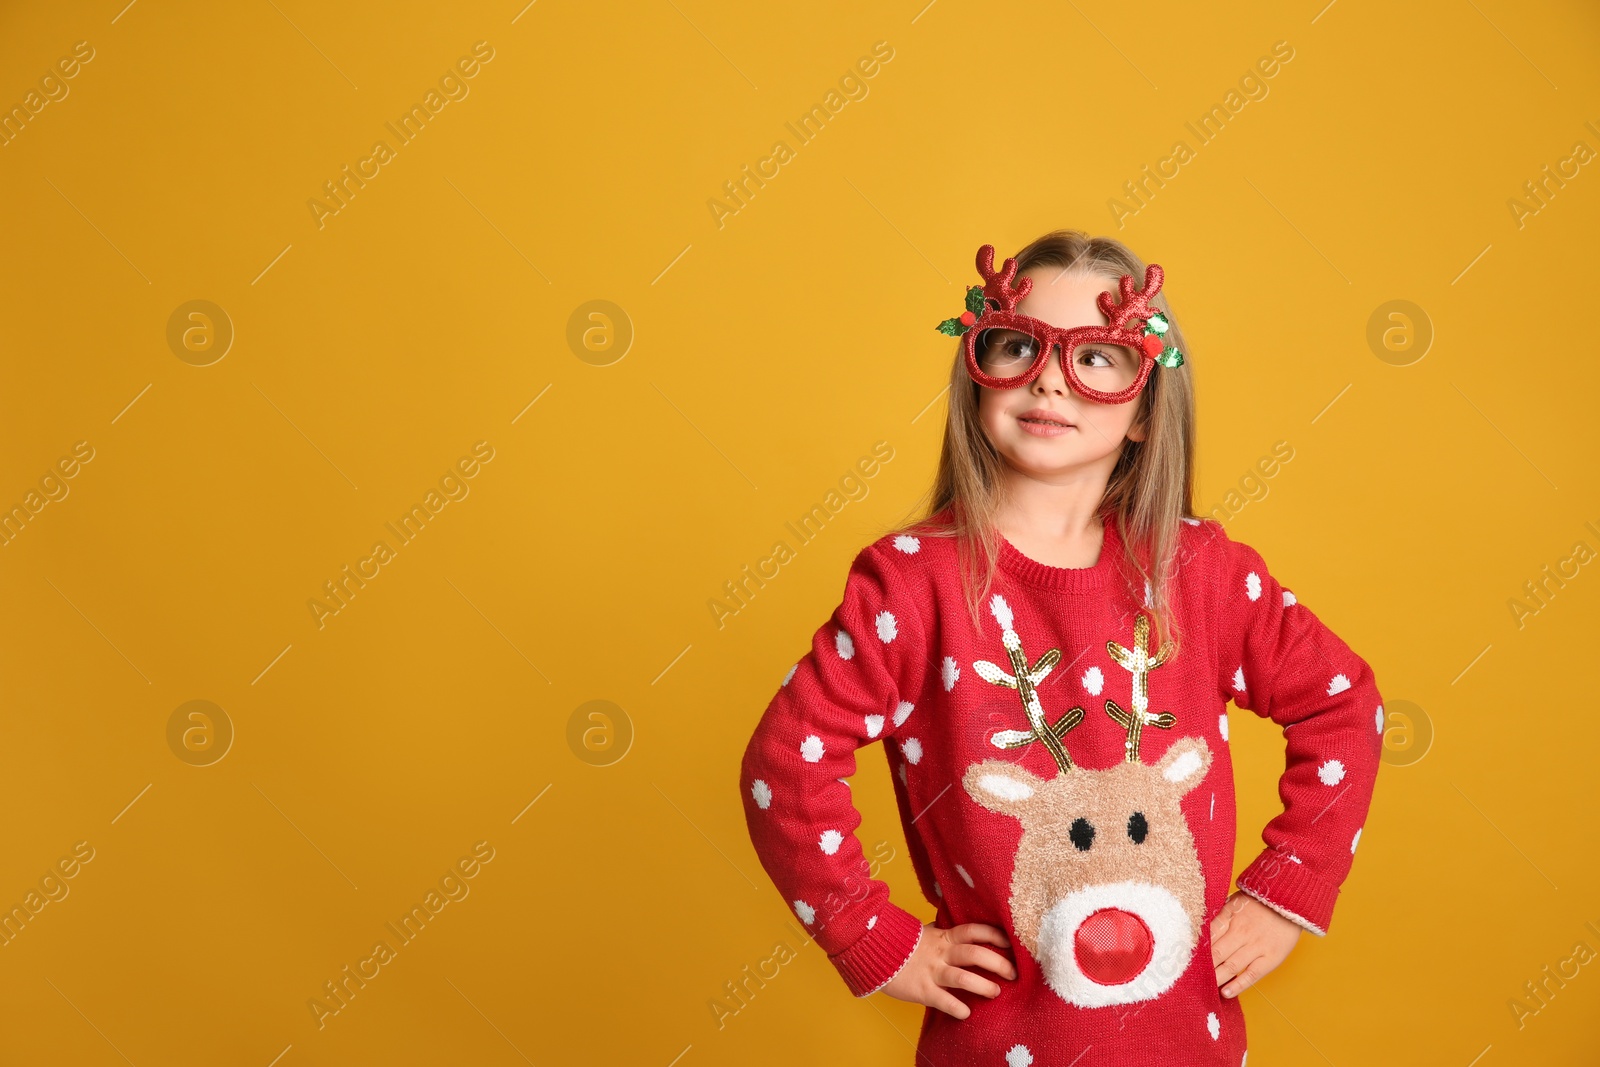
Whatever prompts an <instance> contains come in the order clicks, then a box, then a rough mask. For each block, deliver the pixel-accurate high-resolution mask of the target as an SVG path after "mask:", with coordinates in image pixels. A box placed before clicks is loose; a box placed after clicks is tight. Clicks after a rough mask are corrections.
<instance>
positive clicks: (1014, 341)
mask: <svg viewBox="0 0 1600 1067" xmlns="http://www.w3.org/2000/svg"><path fill="white" fill-rule="evenodd" d="M973 352H974V353H975V354H976V355H977V357H978V366H979V367H981V368H982V369H983V372H984V373H985V374H991V375H993V376H994V377H996V378H1016V377H1019V376H1020V375H1022V374H1025V373H1026V372H1027V370H1028V368H1029V367H1031V366H1033V361H1034V359H1036V358H1037V357H1038V355H1039V342H1038V340H1036V339H1035V338H1034V337H1033V336H1031V335H1029V334H1026V333H1023V332H1022V331H1020V330H1006V329H1000V328H993V329H988V330H984V331H982V332H981V333H979V334H978V337H977V340H976V341H975V342H974V343H973Z"/></svg>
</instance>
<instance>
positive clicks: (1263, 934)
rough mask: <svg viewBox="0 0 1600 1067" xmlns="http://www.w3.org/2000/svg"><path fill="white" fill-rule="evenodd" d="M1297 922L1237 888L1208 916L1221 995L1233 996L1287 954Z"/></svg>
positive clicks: (1296, 935)
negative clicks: (1216, 911)
mask: <svg viewBox="0 0 1600 1067" xmlns="http://www.w3.org/2000/svg"><path fill="white" fill-rule="evenodd" d="M1301 929H1302V928H1301V926H1300V924H1299V923H1296V922H1294V921H1293V920H1292V919H1286V918H1284V917H1283V916H1282V915H1279V914H1278V913H1277V912H1275V911H1273V910H1272V909H1271V908H1269V907H1267V906H1266V905H1265V904H1263V903H1261V901H1259V900H1257V899H1256V898H1255V897H1252V896H1250V895H1249V894H1248V893H1242V892H1239V891H1237V890H1235V891H1234V893H1233V895H1231V896H1230V897H1228V902H1227V903H1226V904H1224V905H1223V906H1222V910H1221V911H1220V912H1218V913H1217V917H1216V918H1215V919H1212V920H1211V963H1212V965H1213V966H1215V967H1216V969H1217V985H1218V986H1219V987H1220V988H1221V989H1222V995H1223V996H1225V997H1236V996H1238V995H1239V994H1240V993H1243V992H1244V991H1245V990H1246V989H1249V988H1250V987H1251V986H1253V985H1255V984H1256V982H1258V981H1260V980H1261V977H1262V975H1265V974H1266V973H1267V972H1268V971H1270V970H1272V969H1273V968H1274V967H1276V966H1277V965H1278V964H1280V963H1282V962H1283V961H1284V960H1286V959H1288V958H1289V952H1290V950H1291V949H1293V948H1294V946H1295V943H1296V942H1298V941H1299V940H1300V931H1301Z"/></svg>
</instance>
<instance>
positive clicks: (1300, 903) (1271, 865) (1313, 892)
mask: <svg viewBox="0 0 1600 1067" xmlns="http://www.w3.org/2000/svg"><path fill="white" fill-rule="evenodd" d="M1234 884H1235V885H1237V886H1238V887H1239V891H1240V892H1241V893H1246V894H1248V895H1250V896H1252V897H1254V898H1255V899H1256V900H1259V901H1261V903H1263V904H1265V905H1266V906H1267V907H1269V908H1271V909H1272V910H1273V911H1275V912H1277V913H1278V914H1279V915H1282V916H1283V917H1284V918H1286V919H1291V920H1293V921H1294V922H1296V923H1298V924H1300V925H1301V926H1303V927H1305V928H1306V929H1307V930H1310V931H1311V932H1312V933H1314V934H1316V935H1317V936H1318V937H1326V936H1327V933H1328V924H1329V923H1330V922H1332V920H1333V905H1334V902H1335V901H1336V900H1338V898H1339V887H1338V886H1336V885H1332V884H1330V883H1329V882H1327V881H1325V880H1323V879H1322V878H1321V877H1320V876H1318V875H1316V874H1314V873H1312V871H1311V870H1310V869H1309V868H1308V867H1306V865H1305V864H1304V863H1299V862H1296V861H1294V860H1291V859H1289V858H1288V857H1287V856H1285V855H1284V854H1283V853H1282V852H1280V851H1279V850H1277V849H1273V848H1268V849H1264V850H1262V852H1261V854H1260V855H1259V856H1257V857H1256V858H1255V859H1254V860H1251V861H1250V865H1249V866H1248V867H1246V868H1245V869H1244V870H1243V871H1241V872H1240V874H1239V877H1238V878H1236V879H1234Z"/></svg>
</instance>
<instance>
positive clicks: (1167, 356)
mask: <svg viewBox="0 0 1600 1067" xmlns="http://www.w3.org/2000/svg"><path fill="white" fill-rule="evenodd" d="M1156 362H1157V363H1159V364H1161V365H1162V366H1163V367H1181V366H1183V353H1182V352H1180V351H1178V350H1177V349H1176V348H1173V347H1172V346H1171V345H1168V346H1167V347H1166V348H1163V349H1162V350H1161V354H1160V355H1159V356H1157V357H1156Z"/></svg>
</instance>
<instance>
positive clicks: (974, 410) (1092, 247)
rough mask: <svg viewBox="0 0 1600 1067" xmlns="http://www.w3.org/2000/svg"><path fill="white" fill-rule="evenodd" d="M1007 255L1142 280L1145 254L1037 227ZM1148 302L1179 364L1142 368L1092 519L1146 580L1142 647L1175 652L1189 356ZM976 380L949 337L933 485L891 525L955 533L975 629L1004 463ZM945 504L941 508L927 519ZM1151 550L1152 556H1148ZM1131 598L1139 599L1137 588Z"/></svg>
mask: <svg viewBox="0 0 1600 1067" xmlns="http://www.w3.org/2000/svg"><path fill="white" fill-rule="evenodd" d="M1016 260H1017V275H1016V276H1017V277H1019V278H1020V277H1021V276H1022V274H1023V272H1024V271H1027V270H1028V269H1029V268H1032V267H1057V268H1059V269H1060V270H1061V271H1062V272H1063V273H1065V272H1066V271H1073V272H1077V273H1081V274H1090V275H1103V276H1106V277H1108V278H1111V279H1113V280H1115V279H1117V278H1120V277H1121V276H1122V275H1124V274H1127V275H1131V276H1132V277H1133V280H1134V285H1135V286H1141V287H1142V286H1143V284H1144V269H1145V263H1144V261H1143V260H1141V259H1140V258H1139V257H1138V256H1137V255H1135V254H1134V253H1133V251H1132V250H1131V249H1129V248H1128V247H1127V246H1126V245H1124V244H1123V243H1122V242H1121V241H1118V240H1116V239H1115V238H1112V237H1090V236H1088V235H1087V234H1086V233H1084V232H1083V231H1081V230H1056V231H1054V232H1052V233H1047V234H1045V235H1044V236H1042V237H1040V238H1039V239H1037V240H1035V241H1034V242H1032V243H1031V244H1029V245H1028V246H1027V247H1026V248H1024V249H1023V250H1022V251H1021V252H1018V253H1017V256H1016ZM1151 305H1152V306H1154V307H1157V308H1159V309H1160V310H1161V313H1162V314H1163V315H1165V316H1166V318H1167V322H1168V323H1169V326H1168V329H1167V334H1166V341H1167V343H1168V344H1171V345H1175V346H1176V347H1177V348H1178V349H1179V350H1180V351H1182V352H1183V356H1184V358H1183V365H1182V366H1180V367H1162V366H1159V365H1158V366H1155V367H1153V368H1151V372H1150V377H1149V380H1148V381H1147V382H1146V383H1145V387H1144V389H1143V390H1142V391H1141V392H1140V394H1139V407H1138V409H1137V411H1136V414H1135V416H1134V425H1135V426H1138V425H1139V424H1140V423H1144V424H1145V425H1146V426H1147V428H1148V434H1147V435H1146V438H1145V440H1143V441H1133V440H1128V441H1124V442H1123V446H1122V453H1121V455H1120V456H1118V458H1117V464H1116V467H1115V468H1114V469H1113V470H1112V472H1111V477H1110V479H1109V480H1108V481H1107V483H1106V492H1105V496H1104V497H1103V498H1102V500H1101V505H1100V515H1101V517H1102V520H1104V519H1105V518H1106V517H1108V516H1114V517H1115V520H1116V523H1117V529H1118V530H1119V531H1120V532H1121V535H1122V543H1123V560H1122V563H1123V566H1122V568H1121V570H1122V573H1123V575H1124V577H1126V576H1128V575H1137V576H1138V577H1139V579H1141V580H1142V581H1143V582H1148V583H1149V586H1150V602H1149V607H1148V608H1147V609H1146V610H1147V612H1148V613H1149V614H1151V615H1153V616H1154V619H1155V623H1156V629H1155V633H1154V634H1153V635H1152V637H1153V641H1152V648H1153V649H1154V648H1160V647H1161V645H1162V644H1163V643H1165V642H1167V641H1171V642H1172V644H1173V652H1174V654H1175V653H1176V651H1177V648H1178V646H1179V644H1180V636H1181V635H1180V634H1179V633H1178V632H1177V628H1176V626H1175V625H1174V624H1173V622H1172V614H1173V613H1172V612H1171V610H1170V606H1171V599H1170V597H1171V594H1172V593H1173V591H1174V590H1175V588H1176V586H1175V584H1174V582H1173V579H1174V578H1175V577H1176V573H1177V567H1178V563H1179V560H1178V543H1179V537H1180V534H1181V526H1180V524H1181V522H1182V520H1183V519H1184V518H1185V517H1189V518H1193V517H1194V513H1193V510H1192V497H1193V477H1194V472H1193V458H1192V457H1193V454H1194V389H1193V384H1192V381H1191V379H1190V367H1191V366H1192V365H1193V362H1194V356H1193V353H1192V352H1191V350H1190V348H1189V345H1188V344H1187V343H1186V342H1185V341H1184V338H1183V330H1182V328H1180V327H1179V325H1178V320H1177V317H1176V316H1174V315H1173V313H1172V309H1171V307H1170V306H1169V305H1168V303H1167V293H1166V290H1165V288H1163V290H1162V291H1161V292H1160V293H1158V294H1157V295H1156V297H1155V298H1154V299H1153V300H1152V301H1151ZM982 388H983V386H981V385H979V384H978V383H977V382H975V381H973V380H972V379H971V377H969V376H968V374H967V370H966V362H965V353H964V349H963V346H962V342H961V341H960V340H958V341H957V343H956V351H955V357H954V359H953V360H952V361H951V364H950V402H949V409H948V411H949V414H948V418H947V419H946V421H945V432H944V447H943V449H942V451H941V453H940V455H939V471H938V474H937V475H935V477H934V482H933V486H932V487H931V488H930V489H929V490H928V491H927V492H926V493H924V494H923V496H922V497H921V498H920V499H919V501H918V502H917V504H916V505H915V506H914V507H913V513H914V514H917V513H920V517H919V518H917V519H916V520H915V521H914V522H912V523H911V524H909V525H907V526H904V527H902V528H901V530H899V531H896V532H905V533H914V534H919V535H921V536H932V537H954V538H956V540H957V548H958V556H959V558H960V560H961V561H962V565H961V576H962V589H963V591H964V593H965V597H966V602H967V609H968V611H969V612H970V613H971V616H972V623H973V627H974V628H975V629H978V630H980V631H981V630H982V629H983V626H982V624H981V621H980V605H981V604H982V602H983V600H984V599H985V598H986V597H987V596H988V593H989V588H990V586H991V585H992V584H993V581H994V571H995V565H996V563H997V561H998V557H999V540H998V537H999V530H998V528H997V527H996V526H995V522H994V517H995V514H996V512H997V510H998V508H999V506H1000V504H1001V502H1002V496H1001V494H1002V491H1003V482H1002V479H1001V471H1002V468H1003V464H1004V460H1003V459H1002V458H1001V457H1000V454H999V453H998V452H996V451H995V448H994V445H993V444H992V443H991V442H990V440H989V437H988V434H987V433H985V432H984V429H983V425H982V423H980V422H979V420H978V390H980V389H982ZM946 508H949V509H950V514H949V516H947V517H946V518H945V519H944V520H943V521H935V517H936V516H938V515H939V514H940V513H941V512H943V511H944V510H945V509H946ZM1152 560H1155V561H1158V562H1157V563H1156V564H1155V565H1154V566H1152V563H1151V561H1152ZM980 571H981V575H982V576H981V581H980V578H979V572H980ZM980 586H981V587H980ZM1128 588H1129V592H1130V594H1132V593H1133V590H1134V589H1136V588H1138V587H1137V586H1136V585H1135V584H1133V583H1132V582H1131V581H1130V585H1129V587H1128ZM1133 600H1134V603H1136V604H1143V603H1144V596H1143V590H1142V589H1139V591H1138V595H1134V596H1133ZM1153 654H1154V652H1153V651H1152V655H1153Z"/></svg>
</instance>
